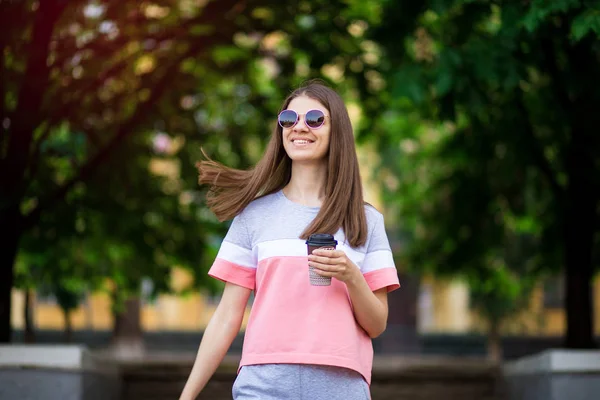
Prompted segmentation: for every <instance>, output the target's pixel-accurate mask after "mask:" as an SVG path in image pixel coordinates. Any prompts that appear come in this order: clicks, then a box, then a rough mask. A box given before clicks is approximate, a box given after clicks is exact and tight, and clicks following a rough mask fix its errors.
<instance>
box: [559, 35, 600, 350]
mask: <svg viewBox="0 0 600 400" xmlns="http://www.w3.org/2000/svg"><path fill="white" fill-rule="evenodd" d="M593 44H594V42H593V41H592V40H591V39H587V40H583V41H581V42H579V43H578V44H576V45H575V46H573V47H571V48H569V50H568V53H567V55H568V58H569V62H570V64H571V68H572V71H571V73H573V74H576V75H575V77H573V78H574V79H573V80H572V81H571V85H570V86H569V87H570V91H569V95H570V97H571V98H572V99H573V100H572V106H571V108H570V109H568V111H569V112H570V114H571V137H570V142H569V144H568V146H567V152H566V157H565V166H566V172H567V177H568V183H567V188H566V196H565V200H566V201H565V214H564V227H565V229H564V234H565V274H566V279H565V285H566V287H565V309H566V314H567V332H566V336H565V345H566V347H568V348H576V349H589V348H594V347H596V345H595V343H594V320H593V318H594V311H593V302H592V287H591V285H592V279H593V262H592V253H593V246H594V234H595V220H596V209H597V206H598V201H599V200H600V193H598V192H599V188H598V186H597V185H596V181H595V179H596V173H595V170H596V168H595V165H594V163H595V159H596V158H595V157H597V154H596V152H597V150H598V146H599V145H600V141H598V138H597V137H598V125H599V124H600V113H598V107H600V94H599V93H598V92H597V91H595V90H594V89H593V86H590V85H589V82H590V80H589V79H590V78H592V77H595V76H597V59H596V56H595V53H594V52H593V51H592V50H591V49H592V46H593Z"/></svg>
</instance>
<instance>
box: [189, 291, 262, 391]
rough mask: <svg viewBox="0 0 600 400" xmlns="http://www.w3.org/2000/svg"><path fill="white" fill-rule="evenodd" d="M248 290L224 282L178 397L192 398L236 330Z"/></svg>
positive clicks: (244, 307) (233, 336) (215, 365)
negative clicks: (219, 298)
mask: <svg viewBox="0 0 600 400" xmlns="http://www.w3.org/2000/svg"><path fill="white" fill-rule="evenodd" d="M250 293H251V290H250V289H248V288H245V287H242V286H238V285H235V284H233V283H229V282H227V283H226V284H225V289H224V291H223V295H222V296H221V300H220V301H219V305H218V306H217V309H216V310H215V313H214V314H213V316H212V317H211V319H210V322H209V323H208V325H207V327H206V329H205V331H204V335H202V341H201V342H200V346H199V348H198V354H197V355H196V360H195V361H194V366H193V367H192V371H191V372H190V376H189V377H188V380H187V382H186V384H185V387H184V388H183V392H182V393H181V396H180V397H179V400H195V399H196V397H197V396H198V394H200V392H201V391H202V389H204V387H205V386H206V384H207V383H208V381H209V379H210V377H211V376H212V375H213V374H214V373H215V371H216V370H217V367H218V366H219V364H221V361H223V358H224V357H225V354H227V350H229V347H230V346H231V343H232V342H233V339H235V337H236V335H237V334H238V332H239V331H240V327H241V326H242V320H243V319H244V311H245V310H246V305H247V304H248V298H249V297H250Z"/></svg>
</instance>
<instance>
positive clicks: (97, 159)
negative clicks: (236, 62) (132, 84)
mask: <svg viewBox="0 0 600 400" xmlns="http://www.w3.org/2000/svg"><path fill="white" fill-rule="evenodd" d="M232 35H233V34H232V33H231V34H230V35H226V37H224V36H223V35H219V36H217V35H213V36H212V37H211V38H210V39H207V40H204V41H200V40H197V41H195V42H194V44H193V45H192V46H190V47H189V49H188V50H187V51H186V52H184V53H183V54H181V55H180V56H179V57H178V58H177V59H176V60H175V61H174V62H173V63H172V64H171V65H170V66H169V67H168V68H167V69H166V70H165V72H164V73H163V75H162V76H161V77H160V78H159V79H158V81H157V82H156V83H155V84H154V86H153V88H152V91H151V94H150V96H149V97H148V99H147V100H146V101H144V102H141V103H140V104H139V105H138V107H137V108H136V110H135V112H134V113H133V114H132V116H131V117H130V118H129V120H128V121H126V122H125V123H123V124H121V125H120V126H119V129H118V130H117V132H116V134H115V135H114V136H113V137H112V139H111V140H110V141H109V142H108V143H107V144H106V146H105V147H104V148H102V149H101V150H100V151H99V152H98V153H97V154H96V155H95V156H93V157H92V158H91V159H90V160H89V161H88V162H87V163H85V164H84V165H83V166H82V167H81V169H80V170H79V172H78V174H77V175H76V176H75V177H73V178H72V179H70V180H69V181H67V182H66V183H65V184H63V185H62V186H61V187H60V188H59V189H58V190H57V191H56V192H55V193H53V194H52V195H51V196H49V197H48V198H47V199H46V200H44V201H40V202H39V203H38V205H37V206H36V207H35V208H34V209H33V210H32V211H31V212H30V213H29V214H27V215H26V216H25V217H24V229H29V228H31V227H32V226H34V225H35V224H36V223H37V221H38V220H39V217H40V215H41V212H42V211H43V210H45V209H47V208H49V207H50V206H51V205H53V204H54V203H56V202H58V201H60V200H61V199H63V198H64V197H65V195H66V194H67V193H68V192H69V191H70V190H71V189H72V188H73V187H74V186H75V184H77V183H79V182H84V181H85V180H86V179H88V178H89V177H90V175H91V174H92V173H93V172H94V171H95V170H96V169H97V168H98V166H99V165H101V164H102V163H103V162H104V160H106V159H107V158H108V157H109V156H110V154H111V153H113V152H114V150H115V148H116V147H118V145H119V144H120V143H121V142H122V141H123V140H124V139H125V138H126V137H128V136H129V135H131V134H133V131H134V130H135V128H136V126H137V125H138V124H139V123H140V122H141V121H142V120H143V118H145V117H146V116H147V115H149V114H150V112H151V110H152V107H153V106H154V104H155V103H156V101H157V100H158V99H160V97H161V96H162V94H163V93H164V91H165V90H166V89H167V88H168V86H169V82H170V80H171V79H172V77H173V74H174V73H175V71H176V70H177V69H178V68H179V66H180V64H181V62H182V61H183V60H185V59H186V58H188V57H190V56H192V55H194V54H197V53H199V52H201V51H202V50H204V49H206V48H208V47H210V46H213V45H215V44H216V43H222V42H224V41H227V40H231V36H232Z"/></svg>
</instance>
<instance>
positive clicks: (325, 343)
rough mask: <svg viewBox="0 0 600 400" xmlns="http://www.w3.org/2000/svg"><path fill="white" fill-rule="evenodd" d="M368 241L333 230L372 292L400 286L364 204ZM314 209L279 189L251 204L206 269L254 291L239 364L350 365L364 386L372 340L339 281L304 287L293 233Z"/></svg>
mask: <svg viewBox="0 0 600 400" xmlns="http://www.w3.org/2000/svg"><path fill="white" fill-rule="evenodd" d="M365 211H366V216H367V225H368V239H367V242H366V244H365V245H363V246H361V247H357V248H352V247H350V246H349V244H348V243H346V241H345V236H344V233H343V231H342V230H341V229H340V230H339V231H338V232H337V233H336V234H335V235H334V236H335V239H336V240H337V241H338V245H337V248H338V249H340V250H342V251H344V252H345V253H346V255H347V256H348V257H349V258H350V259H351V260H352V261H353V262H354V263H355V264H356V265H357V266H358V267H359V268H360V270H361V271H362V273H363V276H364V278H365V280H366V281H367V283H368V285H369V287H370V288H371V290H373V291H375V290H378V289H381V288H387V290H388V291H391V290H395V289H397V288H399V287H400V284H399V282H398V274H397V271H396V267H395V265H394V260H393V258H392V252H391V249H390V245H389V241H388V238H387V235H386V232H385V228H384V223H383V216H382V215H381V214H380V213H379V212H378V211H377V210H375V208H373V207H371V206H365ZM318 212H319V207H307V206H303V205H300V204H297V203H294V202H292V201H290V200H289V199H287V198H286V197H285V195H284V194H283V192H281V191H279V192H276V193H273V194H270V195H267V196H265V197H262V198H260V199H257V200H254V201H253V202H251V203H250V204H249V205H248V206H247V207H246V208H245V209H244V210H243V211H242V212H241V213H240V214H239V215H237V216H236V217H235V218H234V219H233V222H232V224H231V227H230V228H229V231H228V232H227V235H226V236H225V239H224V240H223V243H222V244H221V248H220V250H219V253H218V255H217V258H216V260H215V262H214V264H213V265H212V267H211V269H210V271H209V272H208V274H209V275H210V276H212V277H214V278H217V279H220V280H222V281H226V282H231V283H234V284H236V285H239V286H243V287H246V288H248V289H252V290H254V291H255V293H254V303H253V305H252V310H251V312H250V318H249V320H248V325H247V327H246V333H245V336H244V345H243V350H242V359H241V362H240V367H242V366H244V365H252V364H318V365H332V366H338V367H344V368H349V369H352V370H355V371H357V372H359V373H360V374H362V375H363V376H364V378H365V380H366V381H367V383H369V384H370V382H371V369H372V364H373V346H372V343H371V338H370V337H369V336H368V335H367V333H366V332H365V331H364V330H363V329H362V328H361V326H360V325H359V324H358V322H357V321H356V319H355V318H354V314H353V312H352V303H351V301H350V297H349V294H348V290H347V289H346V285H345V284H344V283H343V282H340V281H338V280H337V279H335V278H334V279H332V280H331V286H311V285H310V283H309V279H308V259H307V250H306V243H305V240H304V239H299V236H300V235H301V233H302V232H303V231H304V229H305V228H306V227H307V226H308V225H309V224H310V222H311V221H312V220H313V219H314V218H315V217H316V215H317V213H318Z"/></svg>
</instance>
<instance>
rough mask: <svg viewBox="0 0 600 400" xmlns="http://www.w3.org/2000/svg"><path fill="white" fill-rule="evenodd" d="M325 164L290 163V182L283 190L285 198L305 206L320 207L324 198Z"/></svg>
mask: <svg viewBox="0 0 600 400" xmlns="http://www.w3.org/2000/svg"><path fill="white" fill-rule="evenodd" d="M326 177H327V163H326V162H325V163H321V164H298V163H294V162H292V176H291V179H290V182H289V183H288V184H287V185H286V186H285V187H284V188H283V193H284V194H285V197H287V198H288V199H290V200H291V201H293V202H295V203H299V204H302V205H305V206H313V207H314V206H321V205H322V203H323V198H324V197H325V178H326Z"/></svg>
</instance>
